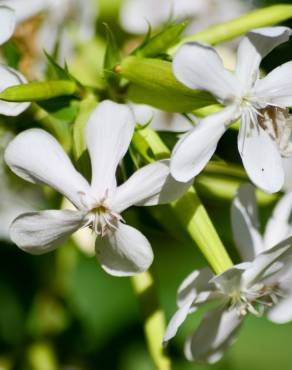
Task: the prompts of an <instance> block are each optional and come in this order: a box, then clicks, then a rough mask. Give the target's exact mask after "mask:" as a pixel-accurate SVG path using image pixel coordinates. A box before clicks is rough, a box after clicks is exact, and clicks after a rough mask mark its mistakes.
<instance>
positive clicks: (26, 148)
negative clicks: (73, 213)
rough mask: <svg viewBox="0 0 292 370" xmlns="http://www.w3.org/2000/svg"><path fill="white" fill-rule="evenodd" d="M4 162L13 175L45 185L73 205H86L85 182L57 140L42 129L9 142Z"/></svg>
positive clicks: (84, 206)
mask: <svg viewBox="0 0 292 370" xmlns="http://www.w3.org/2000/svg"><path fill="white" fill-rule="evenodd" d="M5 161H6V163H7V164H8V166H9V167H10V168H11V170H12V171H13V172H14V173H16V175H18V176H20V177H22V178H23V179H25V180H26V181H30V182H32V183H42V184H47V185H49V186H51V187H52V188H54V189H55V190H57V191H58V192H60V193H62V194H63V195H65V197H67V198H68V199H69V200H70V201H71V202H72V203H73V204H74V205H75V206H76V207H77V208H80V209H83V208H86V205H85V202H86V200H87V199H86V198H87V196H88V195H89V193H90V187H89V185H88V183H87V181H86V180H85V179H84V178H83V177H82V176H81V175H80V174H79V173H78V172H77V171H76V170H75V168H74V167H73V165H72V163H71V161H70V159H69V157H68V156H67V154H66V153H65V152H64V150H63V148H62V147H61V145H60V144H59V143H58V142H57V140H56V139H55V138H54V137H53V136H52V135H50V134H48V133H47V132H46V131H44V130H40V129H30V130H26V131H23V132H22V133H21V134H19V135H17V136H16V138H15V139H14V140H12V141H11V142H10V144H9V145H8V147H7V149H6V151H5Z"/></svg>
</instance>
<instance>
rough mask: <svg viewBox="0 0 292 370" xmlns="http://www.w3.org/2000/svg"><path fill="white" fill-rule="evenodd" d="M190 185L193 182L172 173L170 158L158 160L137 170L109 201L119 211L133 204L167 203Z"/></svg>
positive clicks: (151, 204)
mask: <svg viewBox="0 0 292 370" xmlns="http://www.w3.org/2000/svg"><path fill="white" fill-rule="evenodd" d="M190 186H191V182H187V183H183V182H178V181H176V180H175V179H174V178H173V177H172V176H171V175H170V169H169V160H162V161H157V162H155V163H151V164H148V165H147V166H145V167H142V168H141V169H140V170H138V171H136V172H135V173H134V174H133V175H132V176H131V177H130V178H129V179H128V180H127V181H126V182H125V183H124V184H123V185H121V186H119V187H118V188H117V190H116V192H115V194H114V198H113V199H112V200H109V203H110V204H112V207H113V209H115V210H116V211H117V212H119V213H120V212H122V211H123V210H125V209H126V208H128V207H130V206H132V205H136V206H153V205H157V204H165V203H169V202H171V201H173V200H175V199H177V198H179V197H180V196H181V195H182V194H184V193H185V192H186V191H187V189H188V188H189V187H190Z"/></svg>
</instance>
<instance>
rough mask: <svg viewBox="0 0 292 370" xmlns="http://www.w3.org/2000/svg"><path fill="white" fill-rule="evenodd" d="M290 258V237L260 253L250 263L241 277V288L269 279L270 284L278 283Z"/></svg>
mask: <svg viewBox="0 0 292 370" xmlns="http://www.w3.org/2000/svg"><path fill="white" fill-rule="evenodd" d="M291 256H292V237H290V238H288V239H286V240H284V241H282V242H281V243H279V244H277V245H276V246H274V247H273V248H270V249H268V250H267V251H265V252H263V253H260V254H259V255H257V256H256V258H255V259H254V260H253V261H252V262H251V263H250V266H249V267H248V268H247V269H246V270H245V271H244V273H243V275H242V286H244V287H247V288H248V287H250V286H252V285H253V284H256V283H260V282H263V281H264V280H267V279H269V280H270V283H271V284H272V282H273V277H274V280H275V281H274V283H277V284H278V283H279V273H281V272H283V273H286V270H285V269H284V267H286V265H287V263H289V261H290V259H291Z"/></svg>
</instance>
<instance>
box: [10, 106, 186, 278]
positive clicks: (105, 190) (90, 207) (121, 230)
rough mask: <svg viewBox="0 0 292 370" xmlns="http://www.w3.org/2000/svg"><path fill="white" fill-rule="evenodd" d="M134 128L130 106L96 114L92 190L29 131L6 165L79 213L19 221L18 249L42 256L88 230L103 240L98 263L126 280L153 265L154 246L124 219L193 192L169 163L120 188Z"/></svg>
mask: <svg viewBox="0 0 292 370" xmlns="http://www.w3.org/2000/svg"><path fill="white" fill-rule="evenodd" d="M134 123H135V122H134V119H133V115H132V112H131V110H130V109H129V108H128V107H127V106H126V105H120V104H116V103H113V102H110V101H104V102H102V103H100V104H99V105H98V107H97V108H96V109H95V110H94V111H93V113H92V114H91V117H90V119H89V122H88V124H87V128H86V142H87V148H88V151H89V155H90V158H91V166H92V180H91V185H89V184H88V182H87V181H86V180H85V178H84V177H83V176H82V175H81V174H80V173H78V172H77V171H76V170H75V168H74V167H73V165H72V163H71V161H70V159H69V157H68V156H67V155H66V153H65V152H64V150H63V149H62V147H61V146H60V145H59V143H58V142H57V141H56V140H55V139H54V137H53V136H51V135H50V134H48V133H47V132H46V131H43V130H40V129H30V130H27V131H24V132H22V133H21V134H19V135H18V136H17V137H16V138H15V139H14V140H13V141H12V142H11V143H10V144H9V146H8V148H7V149H6V152H5V161H6V163H7V164H8V165H9V167H10V168H11V169H12V171H13V172H15V173H16V174H17V175H18V176H20V177H22V178H24V179H25V180H27V181H30V182H33V183H42V184H47V185H49V186H51V187H52V188H54V189H55V190H57V191H58V192H60V193H61V194H63V195H64V196H65V197H66V198H67V199H69V200H70V201H71V202H72V203H73V204H74V205H75V207H76V210H74V211H72V210H49V211H42V212H33V213H28V214H23V215H20V216H19V217H18V218H16V220H14V222H13V223H12V225H11V229H10V236H11V239H12V240H13V241H14V242H15V244H17V245H18V246H19V247H20V248H21V249H23V250H25V251H27V252H30V253H33V254H41V253H45V252H49V251H51V250H54V249H55V248H57V246H58V245H59V244H60V243H62V242H63V241H64V239H66V238H67V237H68V236H69V235H70V234H72V233H73V232H74V231H76V230H78V229H80V228H82V227H85V226H89V227H91V229H92V230H93V231H94V232H95V233H96V235H97V239H96V255H97V259H98V260H99V262H100V263H101V265H102V267H103V268H104V269H105V270H106V271H107V272H109V273H111V274H113V275H118V276H126V275H132V274H134V273H139V272H141V271H144V270H146V269H147V268H148V267H149V266H150V264H151V263H152V259H153V252H152V249H151V246H150V244H149V242H148V240H147V239H146V238H145V237H144V236H143V235H142V234H141V233H140V232H139V231H138V230H136V229H134V228H133V227H131V226H128V225H126V224H125V223H124V220H123V218H122V216H121V213H122V212H123V211H124V210H125V209H127V208H129V207H130V206H132V205H138V206H151V205H156V204H161V203H167V202H169V201H171V200H174V199H175V198H177V197H178V196H179V195H181V194H182V193H183V192H184V191H186V189H187V187H188V186H189V185H187V186H186V185H185V184H183V183H178V182H176V181H175V180H174V179H173V178H172V177H171V176H170V174H169V172H170V171H169V161H168V160H163V161H158V162H156V163H153V164H150V165H147V166H145V167H143V168H141V169H140V170H138V171H137V172H136V173H134V174H133V175H132V176H131V177H130V178H129V179H128V180H127V181H126V182H125V183H124V184H122V185H120V186H117V183H116V177H115V173H116V169H117V167H118V164H119V162H120V160H121V159H122V158H123V156H124V155H125V153H126V151H127V149H128V147H129V144H130V141H131V138H132V135H133V131H134Z"/></svg>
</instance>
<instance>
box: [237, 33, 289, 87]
mask: <svg viewBox="0 0 292 370" xmlns="http://www.w3.org/2000/svg"><path fill="white" fill-rule="evenodd" d="M290 35H291V30H290V28H288V27H263V28H257V29H254V30H252V31H250V32H249V33H248V34H247V35H246V36H245V37H244V38H243V40H242V41H241V43H240V45H239V47H238V51H237V66H236V75H237V77H238V79H239V80H240V82H241V84H242V87H243V89H246V88H249V87H251V86H252V85H253V83H254V82H255V80H256V79H257V77H258V74H259V66H260V63H261V60H262V59H263V58H264V57H265V56H266V55H268V54H269V53H270V51H272V50H273V49H274V48H275V47H277V46H278V45H280V44H282V43H283V42H286V41H288V40H289V37H290Z"/></svg>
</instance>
